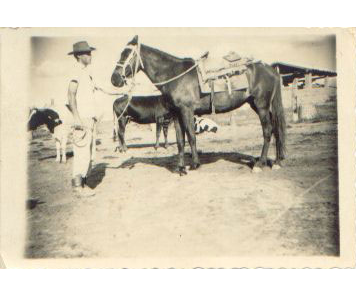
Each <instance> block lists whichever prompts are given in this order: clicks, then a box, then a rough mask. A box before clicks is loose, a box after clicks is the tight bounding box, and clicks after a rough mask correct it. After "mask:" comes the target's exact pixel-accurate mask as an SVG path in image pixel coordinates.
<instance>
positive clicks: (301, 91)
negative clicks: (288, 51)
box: [272, 62, 337, 108]
mask: <svg viewBox="0 0 356 300" xmlns="http://www.w3.org/2000/svg"><path fill="white" fill-rule="evenodd" d="M272 67H274V68H275V69H276V70H277V71H278V73H279V74H280V75H281V85H282V98H283V104H284V107H286V108H288V107H293V106H295V101H298V103H299V105H303V104H306V103H308V104H318V103H322V102H325V101H328V100H332V99H335V100H336V88H337V86H336V75H337V74H336V72H334V71H330V70H322V69H317V68H310V67H302V66H296V65H292V64H287V63H282V62H276V63H273V64H272Z"/></svg>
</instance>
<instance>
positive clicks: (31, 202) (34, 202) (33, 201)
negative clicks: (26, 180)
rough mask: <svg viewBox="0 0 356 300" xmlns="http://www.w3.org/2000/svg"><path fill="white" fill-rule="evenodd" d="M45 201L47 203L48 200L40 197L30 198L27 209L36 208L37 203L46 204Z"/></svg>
mask: <svg viewBox="0 0 356 300" xmlns="http://www.w3.org/2000/svg"><path fill="white" fill-rule="evenodd" d="M44 203H46V202H44V201H41V200H39V199H28V200H27V201H26V208H27V209H34V208H36V206H37V205H39V204H44Z"/></svg>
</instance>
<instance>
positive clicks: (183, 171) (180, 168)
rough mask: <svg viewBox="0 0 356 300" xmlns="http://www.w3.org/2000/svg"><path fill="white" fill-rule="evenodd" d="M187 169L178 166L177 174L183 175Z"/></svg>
mask: <svg viewBox="0 0 356 300" xmlns="http://www.w3.org/2000/svg"><path fill="white" fill-rule="evenodd" d="M187 174H188V173H187V171H186V169H185V167H179V175H180V176H183V175H187Z"/></svg>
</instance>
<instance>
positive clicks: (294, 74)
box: [272, 62, 337, 84]
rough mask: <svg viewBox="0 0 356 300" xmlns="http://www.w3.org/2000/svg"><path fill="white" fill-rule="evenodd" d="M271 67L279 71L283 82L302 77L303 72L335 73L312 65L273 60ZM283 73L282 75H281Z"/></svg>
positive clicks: (334, 74)
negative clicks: (305, 65)
mask: <svg viewBox="0 0 356 300" xmlns="http://www.w3.org/2000/svg"><path fill="white" fill-rule="evenodd" d="M272 67H273V68H277V67H278V69H279V73H280V74H281V75H282V78H283V84H288V83H290V82H293V80H294V78H300V77H304V75H305V74H309V73H311V74H312V75H313V76H321V77H324V76H336V75H337V73H336V72H335V71H331V70H325V69H320V68H314V67H302V66H296V65H293V64H289V63H284V62H275V63H273V64H272ZM283 75H284V76H283Z"/></svg>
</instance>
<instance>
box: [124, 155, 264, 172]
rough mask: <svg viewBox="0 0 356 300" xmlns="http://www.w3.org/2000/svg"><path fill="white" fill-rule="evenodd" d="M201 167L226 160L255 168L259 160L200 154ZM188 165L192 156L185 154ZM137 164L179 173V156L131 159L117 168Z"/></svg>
mask: <svg viewBox="0 0 356 300" xmlns="http://www.w3.org/2000/svg"><path fill="white" fill-rule="evenodd" d="M199 158H200V163H201V165H205V164H210V163H215V162H217V161H218V160H221V159H223V160H226V161H229V162H232V163H236V164H239V165H243V166H247V167H249V168H251V169H252V168H253V166H254V164H255V162H256V161H257V160H258V159H257V158H255V157H253V156H251V155H245V154H241V153H231V152H206V153H201V154H199ZM185 162H186V165H187V166H188V165H190V163H191V155H190V154H189V153H186V154H185ZM137 163H142V164H148V165H154V166H158V167H162V168H166V169H167V170H169V171H170V172H172V173H177V172H178V170H177V155H174V156H169V157H167V156H166V157H131V158H130V159H128V160H126V161H124V162H123V163H122V164H121V165H119V166H118V167H117V168H118V169H120V168H129V169H132V168H134V167H135V165H136V164H137Z"/></svg>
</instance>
